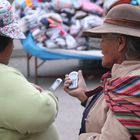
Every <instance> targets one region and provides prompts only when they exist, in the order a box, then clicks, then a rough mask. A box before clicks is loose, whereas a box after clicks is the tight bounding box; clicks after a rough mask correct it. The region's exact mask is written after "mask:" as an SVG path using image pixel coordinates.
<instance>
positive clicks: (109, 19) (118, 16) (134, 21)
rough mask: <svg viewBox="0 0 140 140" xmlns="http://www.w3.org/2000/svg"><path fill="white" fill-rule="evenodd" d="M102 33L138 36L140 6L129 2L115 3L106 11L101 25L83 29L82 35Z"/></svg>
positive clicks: (95, 35)
mask: <svg viewBox="0 0 140 140" xmlns="http://www.w3.org/2000/svg"><path fill="white" fill-rule="evenodd" d="M104 33H119V34H125V35H130V36H136V37H140V7H138V6H133V5H130V4H120V5H117V6H115V7H113V8H112V9H111V10H110V11H109V12H108V13H107V15H106V17H105V19H104V23H103V24H102V25H100V26H98V27H95V28H92V29H89V30H86V31H84V32H83V35H85V36H90V37H101V34H104Z"/></svg>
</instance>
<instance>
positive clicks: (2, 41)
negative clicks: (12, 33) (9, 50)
mask: <svg viewBox="0 0 140 140" xmlns="http://www.w3.org/2000/svg"><path fill="white" fill-rule="evenodd" d="M12 40H13V39H11V38H9V37H6V36H1V35H0V52H3V51H4V50H5V48H6V47H7V46H8V44H9V43H10V42H11V41H12Z"/></svg>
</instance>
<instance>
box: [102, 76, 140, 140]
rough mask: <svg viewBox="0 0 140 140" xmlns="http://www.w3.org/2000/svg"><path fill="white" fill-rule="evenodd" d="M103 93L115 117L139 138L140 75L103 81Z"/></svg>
mask: <svg viewBox="0 0 140 140" xmlns="http://www.w3.org/2000/svg"><path fill="white" fill-rule="evenodd" d="M104 94H105V99H106V101H107V104H108V106H109V108H110V109H111V110H112V111H113V112H114V114H115V116H116V118H117V119H118V120H119V121H120V122H121V124H122V125H124V126H125V127H126V128H127V129H128V131H129V132H130V133H131V134H132V135H134V136H136V137H137V138H139V139H140V76H127V77H124V78H122V77H121V78H117V79H114V80H112V81H109V80H108V81H105V83H104Z"/></svg>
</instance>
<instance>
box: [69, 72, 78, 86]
mask: <svg viewBox="0 0 140 140" xmlns="http://www.w3.org/2000/svg"><path fill="white" fill-rule="evenodd" d="M69 78H70V79H71V80H72V84H71V85H70V86H69V89H75V88H77V87H78V72H76V71H72V72H71V73H70V74H69Z"/></svg>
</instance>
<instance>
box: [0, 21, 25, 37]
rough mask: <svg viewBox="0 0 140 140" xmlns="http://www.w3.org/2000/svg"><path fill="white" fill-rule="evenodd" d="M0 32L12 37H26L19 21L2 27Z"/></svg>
mask: <svg viewBox="0 0 140 140" xmlns="http://www.w3.org/2000/svg"><path fill="white" fill-rule="evenodd" d="M0 34H1V35H2V36H7V37H10V38H12V39H25V38H26V37H25V35H24V34H23V32H22V31H21V30H20V28H19V26H18V22H13V23H11V24H9V25H7V26H4V27H0Z"/></svg>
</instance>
